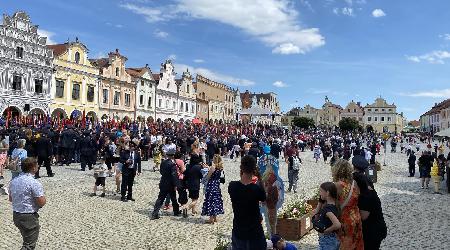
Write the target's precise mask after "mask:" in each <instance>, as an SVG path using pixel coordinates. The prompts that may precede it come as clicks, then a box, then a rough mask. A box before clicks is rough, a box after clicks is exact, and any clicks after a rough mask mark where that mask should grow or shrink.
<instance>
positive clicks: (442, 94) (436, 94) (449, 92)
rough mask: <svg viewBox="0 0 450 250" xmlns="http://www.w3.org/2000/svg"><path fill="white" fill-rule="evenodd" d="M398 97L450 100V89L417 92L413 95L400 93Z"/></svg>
mask: <svg viewBox="0 0 450 250" xmlns="http://www.w3.org/2000/svg"><path fill="white" fill-rule="evenodd" d="M400 95H402V96H409V97H431V98H450V89H441V90H430V91H419V92H415V93H401V94H400Z"/></svg>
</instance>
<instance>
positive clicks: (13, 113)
mask: <svg viewBox="0 0 450 250" xmlns="http://www.w3.org/2000/svg"><path fill="white" fill-rule="evenodd" d="M8 114H9V115H10V118H11V119H12V118H15V117H20V116H21V114H22V112H20V109H19V108H18V107H15V106H9V107H7V108H6V109H5V110H4V111H3V114H2V116H3V117H5V118H6V117H8Z"/></svg>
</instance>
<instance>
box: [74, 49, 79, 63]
mask: <svg viewBox="0 0 450 250" xmlns="http://www.w3.org/2000/svg"><path fill="white" fill-rule="evenodd" d="M75 63H80V53H79V52H78V51H77V52H75Z"/></svg>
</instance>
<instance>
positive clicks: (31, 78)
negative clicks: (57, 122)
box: [0, 11, 53, 116]
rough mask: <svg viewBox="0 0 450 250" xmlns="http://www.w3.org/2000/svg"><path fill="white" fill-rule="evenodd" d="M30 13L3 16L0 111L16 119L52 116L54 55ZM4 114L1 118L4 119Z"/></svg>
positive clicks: (0, 52)
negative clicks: (17, 117)
mask: <svg viewBox="0 0 450 250" xmlns="http://www.w3.org/2000/svg"><path fill="white" fill-rule="evenodd" d="M37 30H38V26H37V25H34V24H33V23H32V22H31V20H30V17H29V16H28V14H27V13H25V12H23V11H19V12H16V13H15V14H14V15H12V16H8V15H6V14H5V15H3V24H2V25H0V111H1V112H2V113H1V114H3V115H5V114H6V111H7V109H8V111H10V113H11V115H12V116H19V115H28V114H48V113H49V112H50V104H51V96H50V89H51V79H52V73H53V53H52V51H51V50H50V49H48V48H47V47H46V42H47V38H46V37H41V36H39V35H38V33H37ZM1 114H0V115H1Z"/></svg>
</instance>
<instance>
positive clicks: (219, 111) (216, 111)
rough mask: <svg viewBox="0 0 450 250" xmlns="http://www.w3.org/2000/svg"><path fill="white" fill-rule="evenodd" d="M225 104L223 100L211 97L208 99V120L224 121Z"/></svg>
mask: <svg viewBox="0 0 450 250" xmlns="http://www.w3.org/2000/svg"><path fill="white" fill-rule="evenodd" d="M224 108H225V105H224V103H223V102H222V101H219V100H214V99H211V100H209V101H208V109H209V112H208V120H209V121H213V122H215V123H217V122H221V121H222V122H223V117H224Z"/></svg>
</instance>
